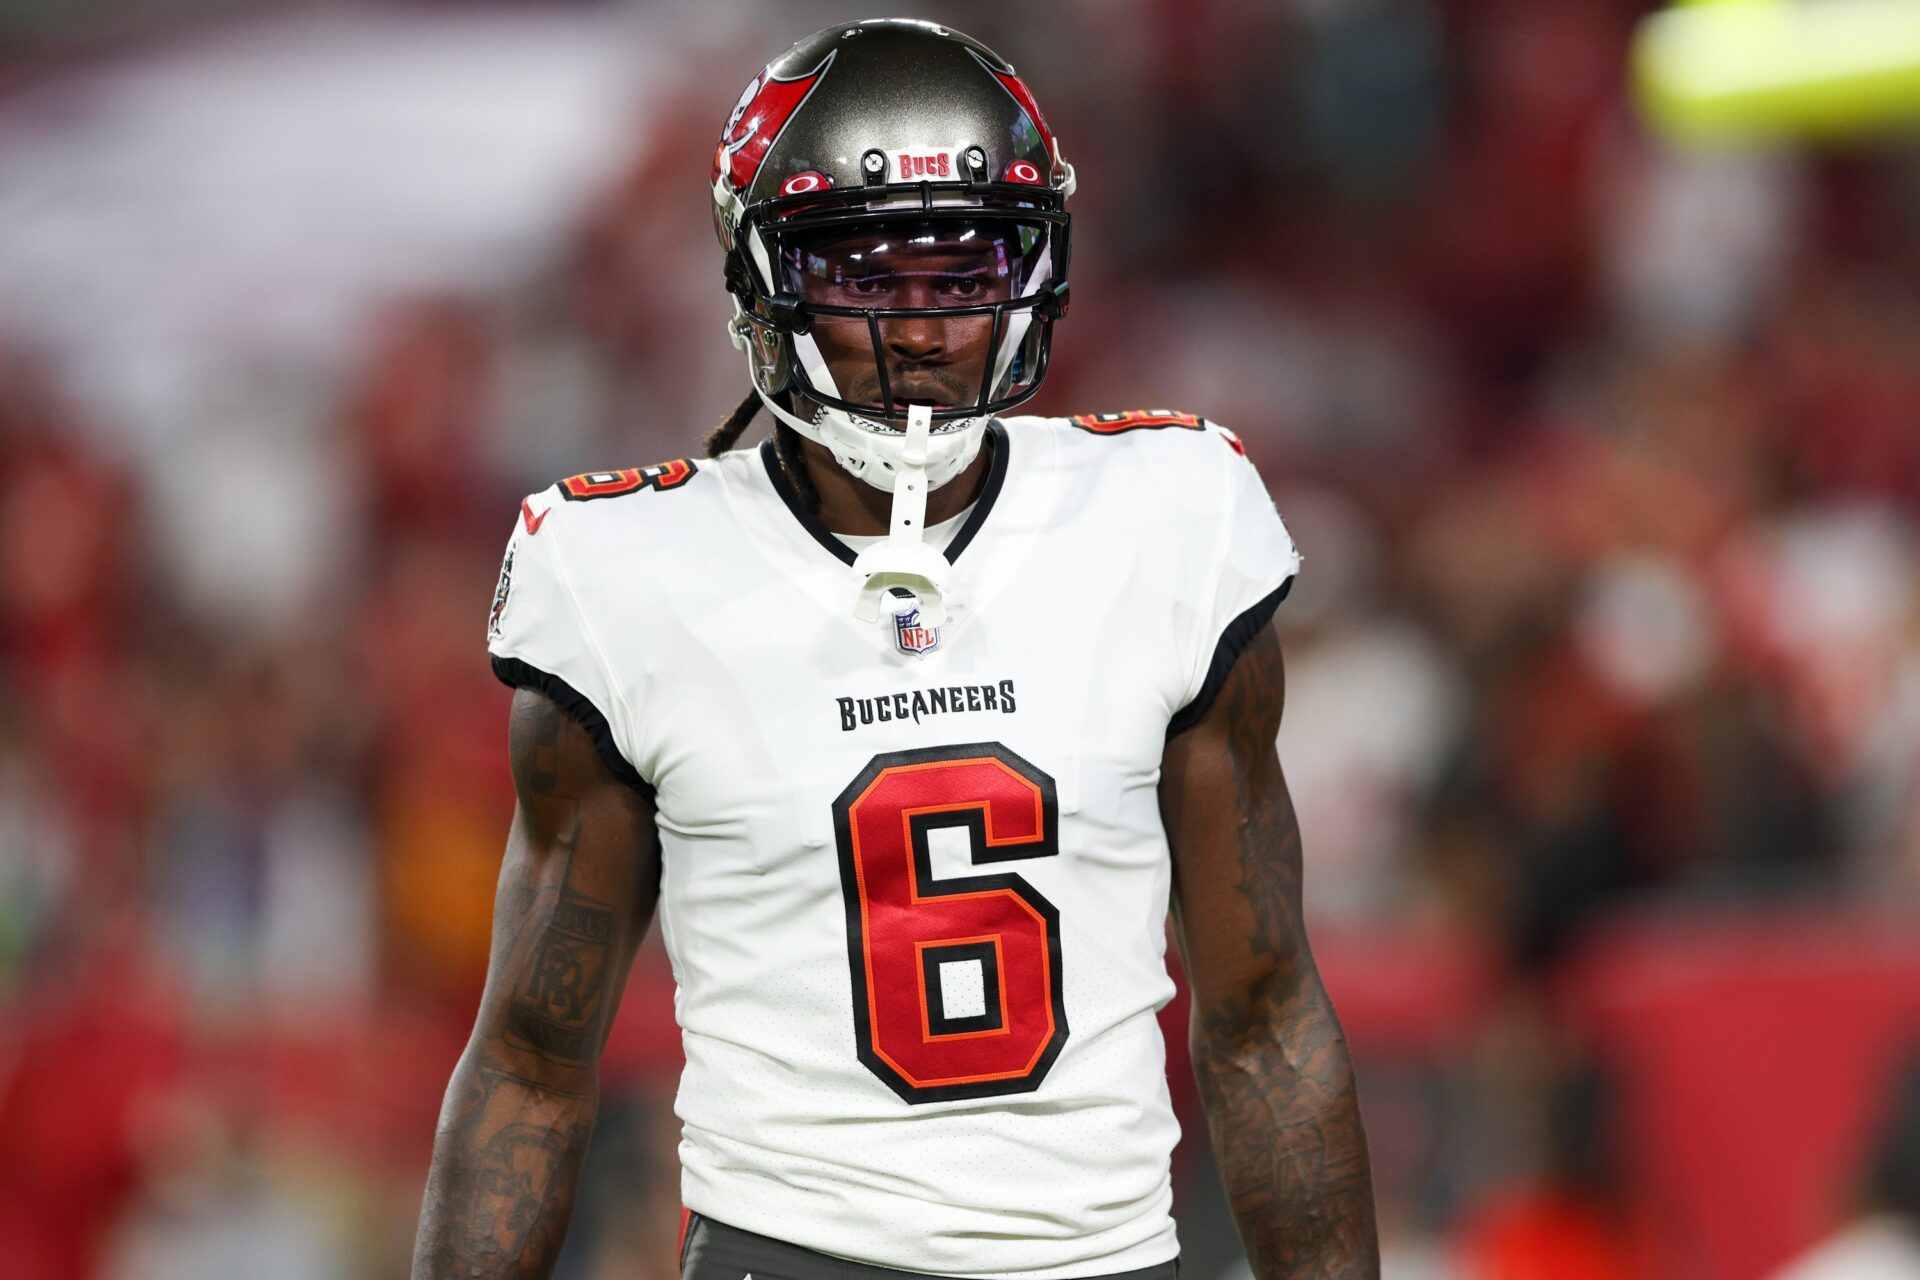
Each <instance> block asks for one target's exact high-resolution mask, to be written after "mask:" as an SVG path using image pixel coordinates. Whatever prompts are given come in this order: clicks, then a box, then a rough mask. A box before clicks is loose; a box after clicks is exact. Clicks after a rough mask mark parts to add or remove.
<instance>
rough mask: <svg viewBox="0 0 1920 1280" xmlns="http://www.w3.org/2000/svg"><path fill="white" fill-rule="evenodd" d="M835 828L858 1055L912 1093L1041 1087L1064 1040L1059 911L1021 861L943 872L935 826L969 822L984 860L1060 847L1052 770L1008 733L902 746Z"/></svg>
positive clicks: (878, 767) (975, 854) (918, 1096)
mask: <svg viewBox="0 0 1920 1280" xmlns="http://www.w3.org/2000/svg"><path fill="white" fill-rule="evenodd" d="M833 826H834V834H835V837H836V839H837V842H838V844H839V848H840V883H841V888H842V890H843V891H844V892H845V894H846V901H847V955H848V959H849V963H850V964H851V966H852V969H853V1019H854V1040H855V1043H856V1046H857V1048H858V1050H859V1054H860V1061H861V1062H862V1063H864V1064H865V1065H866V1067H867V1069H868V1070H869V1071H872V1072H873V1073H874V1074H875V1075H876V1076H879V1077H880V1079H881V1080H883V1081H885V1082H886V1084H887V1086H888V1087H889V1088H891V1089H892V1090H893V1091H894V1092H895V1093H897V1094H899V1095H900V1096H901V1097H902V1098H904V1099H906V1100H907V1101H908V1102H941V1101H946V1100H948V1099H953V1098H985V1097H993V1096H996V1095H999V1094H1008V1093H1028V1092H1031V1091H1032V1090H1034V1089H1037V1088H1039V1087H1040V1082H1041V1080H1043V1079H1045V1078H1046V1074H1047V1069H1048V1068H1049V1067H1051V1066H1052V1065H1053V1060H1054V1059H1055V1058H1057V1057H1058V1056H1059V1055H1060V1049H1061V1046H1062V1045H1064V1044H1066V1042H1067V1010H1066V1001H1065V997H1064V995H1063V991H1064V986H1063V982H1062V976H1061V962H1060V913H1059V912H1058V911H1056V910H1055V909H1054V906H1053V904H1052V903H1051V902H1049V901H1047V900H1046V899H1045V898H1044V897H1042V896H1041V895H1040V893H1039V892H1038V891H1037V890H1035V889H1034V887H1033V886H1032V885H1030V884H1028V883H1027V882H1026V881H1025V880H1024V879H1022V878H1021V877H1020V876H1017V875H1014V874H1012V873H1009V872H1003V873H1000V874H997V875H980V876H956V877H952V878H949V879H945V880H935V879H934V878H933V865H932V855H931V852H930V850H929V847H928V839H929V835H930V833H931V832H933V831H935V830H937V829H939V828H943V827H958V828H962V829H964V830H965V831H966V833H967V842H968V849H969V853H970V855H971V860H972V862H973V863H974V864H975V865H979V864H981V863H987V862H1013V861H1018V860H1021V859H1026V858H1051V857H1053V856H1054V855H1056V854H1058V853H1059V852H1060V809H1059V804H1058V801H1057V800H1056V798H1055V795H1054V786H1053V779H1052V778H1050V777H1048V776H1047V775H1046V774H1045V773H1043V772H1041V771H1040V770H1039V769H1036V768H1035V767H1034V766H1032V765H1031V764H1028V763H1027V762H1026V761H1025V760H1022V759H1021V758H1020V757H1019V756H1017V755H1015V754H1014V753H1013V752H1011V751H1009V750H1007V749H1006V748H1005V747H1003V746H1001V745H1000V744H999V743H997V742H982V743H972V744H969V745H966V746H958V747H932V748H926V749H922V750H917V751H896V752H891V753H889V754H886V755H878V756H875V757H874V758H873V760H872V762H871V763H869V764H868V765H867V767H866V768H865V769H863V770H861V772H860V776H859V777H857V778H855V779H854V780H853V781H852V782H851V783H849V784H848V786H847V789H846V790H845V791H842V792H841V793H840V798H839V799H838V800H836V801H834V805H833ZM976 989H977V995H976ZM949 1003H951V1005H952V1007H949Z"/></svg>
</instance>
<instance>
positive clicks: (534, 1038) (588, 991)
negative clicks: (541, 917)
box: [507, 898, 613, 1063]
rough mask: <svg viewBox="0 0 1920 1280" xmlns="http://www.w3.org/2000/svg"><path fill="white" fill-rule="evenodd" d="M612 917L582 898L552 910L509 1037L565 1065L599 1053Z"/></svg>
mask: <svg viewBox="0 0 1920 1280" xmlns="http://www.w3.org/2000/svg"><path fill="white" fill-rule="evenodd" d="M612 943H613V913H612V912H611V911H608V910H606V909H605V908H603V907H600V906H598V905H595V904H593V903H591V902H587V901H584V900H582V899H578V898H572V899H566V898H563V899H562V900H561V901H560V902H558V903H556V904H555V905H554V908H553V915H552V917H551V918H550V919H549V920H548V922H547V928H546V932H545V934H544V935H543V936H542V937H541V939H540V946H539V948H538V950H537V951H536V952H535V954H534V957H533V960H532V963H531V964H530V965H528V966H527V971H526V974H525V976H524V978H523V979H522V980H521V984H520V987H519V989H518V990H517V991H516V992H515V993H514V998H513V1005H512V1008H511V1009H510V1010H509V1012H508V1014H507V1033H508V1034H509V1035H510V1036H511V1037H513V1038H514V1039H516V1040H518V1041H519V1042H520V1043H522V1044H524V1045H526V1046H527V1047H528V1048H530V1049H532V1050H534V1051H535V1052H536V1053H541V1054H544V1055H546V1056H547V1057H550V1058H556V1059H559V1060H560V1061H563V1062H576V1063H584V1062H589V1061H591V1060H592V1059H593V1057H594V1056H595V1054H597V1053H598V1051H599V1047H600V1045H599V1024H600V1008H601V997H602V996H603V995H604V994H605V993H606V987H607V971H608V968H609V955H608V949H609V948H610V947H611V946H612Z"/></svg>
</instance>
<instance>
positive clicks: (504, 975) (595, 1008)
mask: <svg viewBox="0 0 1920 1280" xmlns="http://www.w3.org/2000/svg"><path fill="white" fill-rule="evenodd" d="M511 736H512V742H511V754H512V759H513V772H514V784H515V789H516V792H517V794H518V799H519V805H520V812H519V818H518V821H517V822H516V825H515V830H514V833H513V836H512V838H511V839H510V840H509V844H508V852H507V859H506V863H505V865H504V866H503V868H502V871H501V880H500V887H499V891H498V895H497V898H496V901H495V909H494V951H493V956H492V961H491V965H490V968H489V974H488V984H487V986H488V989H487V994H486V996H485V997H484V999H483V1005H482V1011H481V1017H480V1022H479V1025H478V1026H477V1027H476V1030H475V1035H474V1039H473V1041H472V1043H471V1044H470V1045H469V1046H468V1048H467V1052H466V1054H465V1055H464V1056H463V1057H462V1058H461V1061H460V1065H459V1066H458V1068H456V1070H455V1072H454V1077H453V1081H452V1083H451V1085H450V1086H449V1088H448V1091H447V1098H446V1103H445V1105H444V1106H443V1107H442V1109H441V1115H440V1125H439V1129H438V1131H437V1132H436V1134H435V1138H434V1157H433V1167H432V1169H431V1171H430V1172H429V1174H428V1177H427V1191H426V1200H425V1204H424V1205H423V1207H422V1210H421V1217H420V1231H419V1236H418V1239H417V1241H416V1243H415V1247H414V1262H413V1276H414V1280H429V1278H432V1280H440V1278H441V1277H461V1278H462V1280H469V1278H472V1280H478V1278H480V1277H487V1278H489V1280H492V1278H495V1277H500V1278H506V1277H511V1278H513V1280H528V1278H533V1277H544V1276H547V1275H549V1274H550V1273H551V1271H552V1268H553V1264H554V1261H555V1260H556V1259H557V1258H558V1257H559V1253H560V1245H561V1241H562V1239H563V1237H564V1235H565V1232H566V1227H567V1221H568V1219H569V1217H570V1216H571V1214H572V1209H573V1198H574V1186H575V1183H576V1182H577V1180H578V1178H579V1173H580V1166H581V1162H582V1160H583V1159H584V1158H585V1155H586V1148H587V1141H588V1138H589V1137H590V1136H591V1134H592V1131H593V1123H594V1116H595V1113H596V1110H597V1105H598V1092H597V1090H598V1085H597V1074H596V1063H597V1061H598V1058H599V1053H600V1046H601V1043H602V1041H603V1039H604V1037H605V1034H606V1025H607V1021H608V1019H609V1018H610V1017H611V1013H612V1008H613V1004H614V1002H615V1000H617V996H618V990H619V982H618V979H617V975H616V972H615V970H616V967H617V964H618V962H619V960H620V958H621V957H623V956H624V955H626V954H627V951H626V950H625V948H624V947H623V945H622V944H623V942H624V941H625V933H626V932H627V930H629V929H630V928H631V927H632V910H631V907H630V906H629V907H620V906H617V905H616V904H618V903H622V902H626V903H631V902H632V901H633V890H634V889H635V887H636V886H635V885H634V883H633V880H634V876H635V868H634V867H633V865H632V863H633V862H634V861H635V860H634V859H633V858H631V857H627V858H622V857H619V856H609V852H610V851H609V850H608V849H606V848H596V849H594V850H590V851H589V852H588V853H587V854H586V855H584V856H583V852H582V843H583V840H582V824H583V816H582V810H583V807H584V806H585V805H586V804H587V802H588V796H589V793H590V792H591V791H592V789H593V788H595V787H598V786H601V785H602V784H603V783H604V782H605V772H604V766H601V765H600V764H599V763H598V760H597V757H595V756H594V754H593V747H592V744H591V742H590V741H588V740H587V739H586V737H585V734H584V733H583V732H582V731H581V730H580V729H579V728H578V727H577V726H575V725H574V724H573V723H572V722H571V721H569V720H567V719H566V718H565V716H564V715H562V713H561V712H560V711H558V710H557V709H556V708H555V707H554V706H553V704H552V703H550V702H548V701H546V700H545V699H534V698H528V697H525V696H522V697H517V698H516V700H515V704H514V714H513V720H512V731H511ZM618 825H619V824H615V826H616V831H615V833H614V834H615V835H616V837H617V836H618V830H617V827H618ZM595 838H596V839H601V840H602V842H603V843H605V841H604V839H603V837H602V836H601V835H596V837H595ZM611 852H612V853H616V854H617V853H619V852H621V850H620V849H619V848H618V846H617V845H616V846H614V848H613V849H612V850H611ZM649 908H650V904H649Z"/></svg>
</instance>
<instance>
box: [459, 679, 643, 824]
mask: <svg viewBox="0 0 1920 1280" xmlns="http://www.w3.org/2000/svg"><path fill="white" fill-rule="evenodd" d="M489 656H491V657H492V658H493V674H494V676H495V677H496V678H497V679H498V680H499V681H500V683H501V684H504V685H506V686H508V687H509V688H513V689H532V690H533V691H534V692H535V693H541V694H545V695H546V696H547V698H548V700H549V701H551V702H552V703H553V705H554V706H556V707H558V708H560V710H561V712H562V713H564V714H565V715H566V717H567V718H568V719H569V720H572V721H573V722H574V723H575V724H577V725H579V726H580V727H581V728H582V729H585V730H586V731H587V736H588V737H590V738H592V739H593V749H594V750H595V751H598V752H599V753H600V759H601V760H602V761H603V762H604V763H605V764H606V766H607V769H608V771H609V772H610V773H612V774H613V776H614V777H616V778H618V779H619V780H620V781H621V782H624V783H625V784H626V785H628V786H629V787H632V788H633V789H634V790H635V791H638V792H639V793H640V794H641V795H643V796H645V797H646V798H647V799H648V800H652V799H653V796H654V791H653V784H652V783H650V782H648V781H647V780H646V779H645V778H643V777H641V776H640V771H639V770H637V769H635V768H634V767H633V765H632V764H631V763H630V762H629V761H628V760H627V758H626V757H625V756H623V755H621V754H620V748H619V746H618V745H616V744H615V742H614V740H613V729H612V728H611V727H610V726H609V725H608V724H607V718H606V717H605V716H603V715H601V714H600V708H598V707H596V706H594V705H593V700H592V699H591V698H589V697H587V695H585V694H584V693H581V692H580V691H579V690H578V689H576V688H574V687H573V686H572V685H570V684H568V683H567V682H566V681H565V680H562V679H561V678H560V677H559V676H556V675H554V674H552V673H551V672H547V671H542V670H541V669H540V668H538V667H536V666H534V665H533V664H532V663H528V662H522V661H520V659H518V658H502V657H500V656H499V655H498V654H492V655H489Z"/></svg>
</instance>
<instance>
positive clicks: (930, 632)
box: [893, 609, 940, 653]
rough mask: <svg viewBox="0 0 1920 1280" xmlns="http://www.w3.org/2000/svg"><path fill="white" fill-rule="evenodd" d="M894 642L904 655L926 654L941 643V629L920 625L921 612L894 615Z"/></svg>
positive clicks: (910, 610)
mask: <svg viewBox="0 0 1920 1280" xmlns="http://www.w3.org/2000/svg"><path fill="white" fill-rule="evenodd" d="M893 642H894V643H895V644H897V645H899V646H900V652H902V653H926V652H927V651H929V650H931V649H932V648H934V647H935V646H936V645H938V644H939V643H940V628H938V627H923V626H921V625H920V611H919V610H918V609H909V610H907V611H906V612H905V613H896V614H894V615H893Z"/></svg>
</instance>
